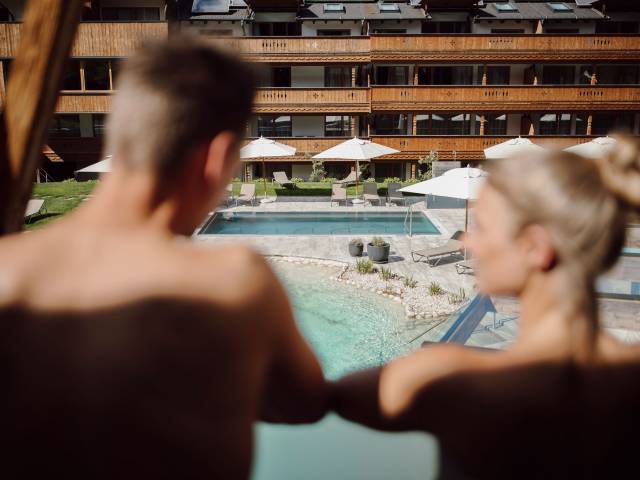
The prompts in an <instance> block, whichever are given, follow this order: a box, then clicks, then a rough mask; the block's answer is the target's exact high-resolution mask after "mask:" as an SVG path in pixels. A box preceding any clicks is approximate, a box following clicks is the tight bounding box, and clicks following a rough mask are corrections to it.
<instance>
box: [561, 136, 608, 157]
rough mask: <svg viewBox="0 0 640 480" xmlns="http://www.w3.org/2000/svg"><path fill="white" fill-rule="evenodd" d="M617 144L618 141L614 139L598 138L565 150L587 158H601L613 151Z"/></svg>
mask: <svg viewBox="0 0 640 480" xmlns="http://www.w3.org/2000/svg"><path fill="white" fill-rule="evenodd" d="M617 143H618V141H617V140H616V139H615V138H613V137H598V138H594V139H593V140H591V141H590V142H585V143H580V144H578V145H574V146H572V147H569V148H565V149H564V150H565V151H566V152H571V153H575V154H577V155H582V156H583V157H587V158H600V157H603V156H605V155H606V154H607V153H609V152H610V151H611V150H613V148H614V147H615V146H616V144H617Z"/></svg>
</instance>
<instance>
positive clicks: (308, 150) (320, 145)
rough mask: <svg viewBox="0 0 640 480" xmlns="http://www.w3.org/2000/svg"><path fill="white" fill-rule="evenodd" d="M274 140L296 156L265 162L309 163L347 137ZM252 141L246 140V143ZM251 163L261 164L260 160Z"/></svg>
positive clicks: (268, 159) (275, 158)
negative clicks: (293, 149) (293, 150)
mask: <svg viewBox="0 0 640 480" xmlns="http://www.w3.org/2000/svg"><path fill="white" fill-rule="evenodd" d="M273 138H274V140H277V141H278V142H282V143H284V144H286V145H290V146H292V147H295V148H296V154H295V155H293V156H290V157H273V158H266V159H265V161H267V162H311V156H312V155H315V154H316V153H320V152H323V151H324V150H327V149H328V148H331V147H335V146H336V145H337V144H339V143H341V142H344V141H345V140H348V139H349V138H348V137H273ZM250 140H252V139H251V138H249V139H247V142H249V141H250ZM252 161H256V162H258V161H259V162H261V161H262V159H255V160H252Z"/></svg>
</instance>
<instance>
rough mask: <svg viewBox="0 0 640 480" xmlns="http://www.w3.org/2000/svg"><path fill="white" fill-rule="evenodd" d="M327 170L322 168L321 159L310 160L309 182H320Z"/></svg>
mask: <svg viewBox="0 0 640 480" xmlns="http://www.w3.org/2000/svg"><path fill="white" fill-rule="evenodd" d="M326 175H327V172H326V171H325V169H324V162H323V161H322V160H312V162H311V175H309V181H310V182H321V181H322V180H323V179H324V177H325V176H326Z"/></svg>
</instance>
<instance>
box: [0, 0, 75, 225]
mask: <svg viewBox="0 0 640 480" xmlns="http://www.w3.org/2000/svg"><path fill="white" fill-rule="evenodd" d="M81 7H82V1H81V0H30V1H29V2H28V3H27V6H26V10H25V16H24V24H23V29H22V38H21V41H20V46H19V48H18V54H17V56H16V58H15V60H14V61H13V63H12V65H11V79H10V81H9V85H8V86H7V95H6V103H5V108H4V112H3V114H2V122H1V125H0V128H1V132H0V133H1V135H2V137H1V138H0V235H2V234H7V233H12V232H16V231H19V230H20V229H21V228H22V225H23V224H24V210H25V206H26V204H27V201H28V200H29V197H30V195H31V189H32V186H33V179H34V176H35V172H36V169H37V168H38V166H39V164H40V160H41V158H42V147H43V144H44V142H45V139H46V134H47V127H48V125H49V122H50V121H51V115H52V114H53V111H54V107H55V104H56V100H57V96H58V89H59V87H60V84H61V81H62V77H63V73H64V63H65V60H66V59H67V56H68V54H69V51H70V50H71V44H72V42H73V38H74V36H75V32H76V29H77V26H78V23H79V22H80V12H81Z"/></svg>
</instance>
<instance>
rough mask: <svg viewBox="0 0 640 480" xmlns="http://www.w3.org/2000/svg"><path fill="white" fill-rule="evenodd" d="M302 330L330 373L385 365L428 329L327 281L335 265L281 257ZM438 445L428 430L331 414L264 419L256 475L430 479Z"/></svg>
mask: <svg viewBox="0 0 640 480" xmlns="http://www.w3.org/2000/svg"><path fill="white" fill-rule="evenodd" d="M273 266H274V269H275V270H276V273H277V274H278V275H279V276H280V278H281V279H282V281H283V283H284V284H285V286H286V287H287V290H288V292H289V295H290V297H291V301H292V305H293V308H294V311H295V314H296V319H297V322H298V325H299V326H300V329H301V330H302V332H303V334H304V335H305V337H306V338H307V339H308V341H309V343H310V344H311V346H312V348H313V349H314V351H315V352H316V354H317V355H318V357H319V358H320V361H321V363H322V366H323V369H324V371H325V375H326V376H327V377H329V378H339V377H341V376H342V375H343V374H345V373H348V372H350V371H353V370H356V369H360V368H366V367H370V366H375V365H379V364H380V363H381V362H386V361H388V360H390V359H392V358H394V357H396V356H399V355H402V354H404V353H407V352H409V351H411V350H414V349H416V348H418V347H419V343H420V342H419V341H417V342H413V343H411V342H410V341H411V340H412V339H413V338H415V337H416V336H418V335H419V334H420V333H421V332H422V331H424V330H425V329H426V328H428V327H426V326H425V323H424V322H410V321H407V320H406V319H405V317H404V309H403V308H402V307H401V306H400V304H397V303H395V302H393V301H391V300H389V299H387V298H384V297H380V296H379V295H376V294H375V293H372V292H366V291H362V290H357V289H355V288H352V287H349V286H347V285H345V284H342V283H338V282H336V281H334V280H331V279H329V276H331V275H332V274H333V275H335V274H336V272H337V270H334V269H332V268H324V267H318V266H316V265H296V264H287V263H275V264H274V265H273ZM437 452H438V449H437V444H436V441H435V439H434V438H433V437H431V436H429V435H426V434H422V433H402V434H390V433H381V432H374V431H372V430H369V429H367V428H364V427H360V426H358V425H354V424H352V423H349V422H346V421H344V420H342V419H340V418H339V417H337V416H336V415H328V416H327V417H326V418H325V419H324V420H322V421H321V422H319V423H316V424H314V425H305V426H284V425H267V424H260V425H259V426H258V428H257V430H256V461H255V465H254V471H253V475H252V478H253V480H283V479H305V480H316V479H317V480H326V479H337V480H342V479H345V480H348V479H364V478H366V479H368V480H378V479H379V480H389V479H394V480H418V479H420V480H425V479H426V480H428V479H431V478H434V477H435V475H436V472H437V464H438V460H437V457H438V454H437Z"/></svg>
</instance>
